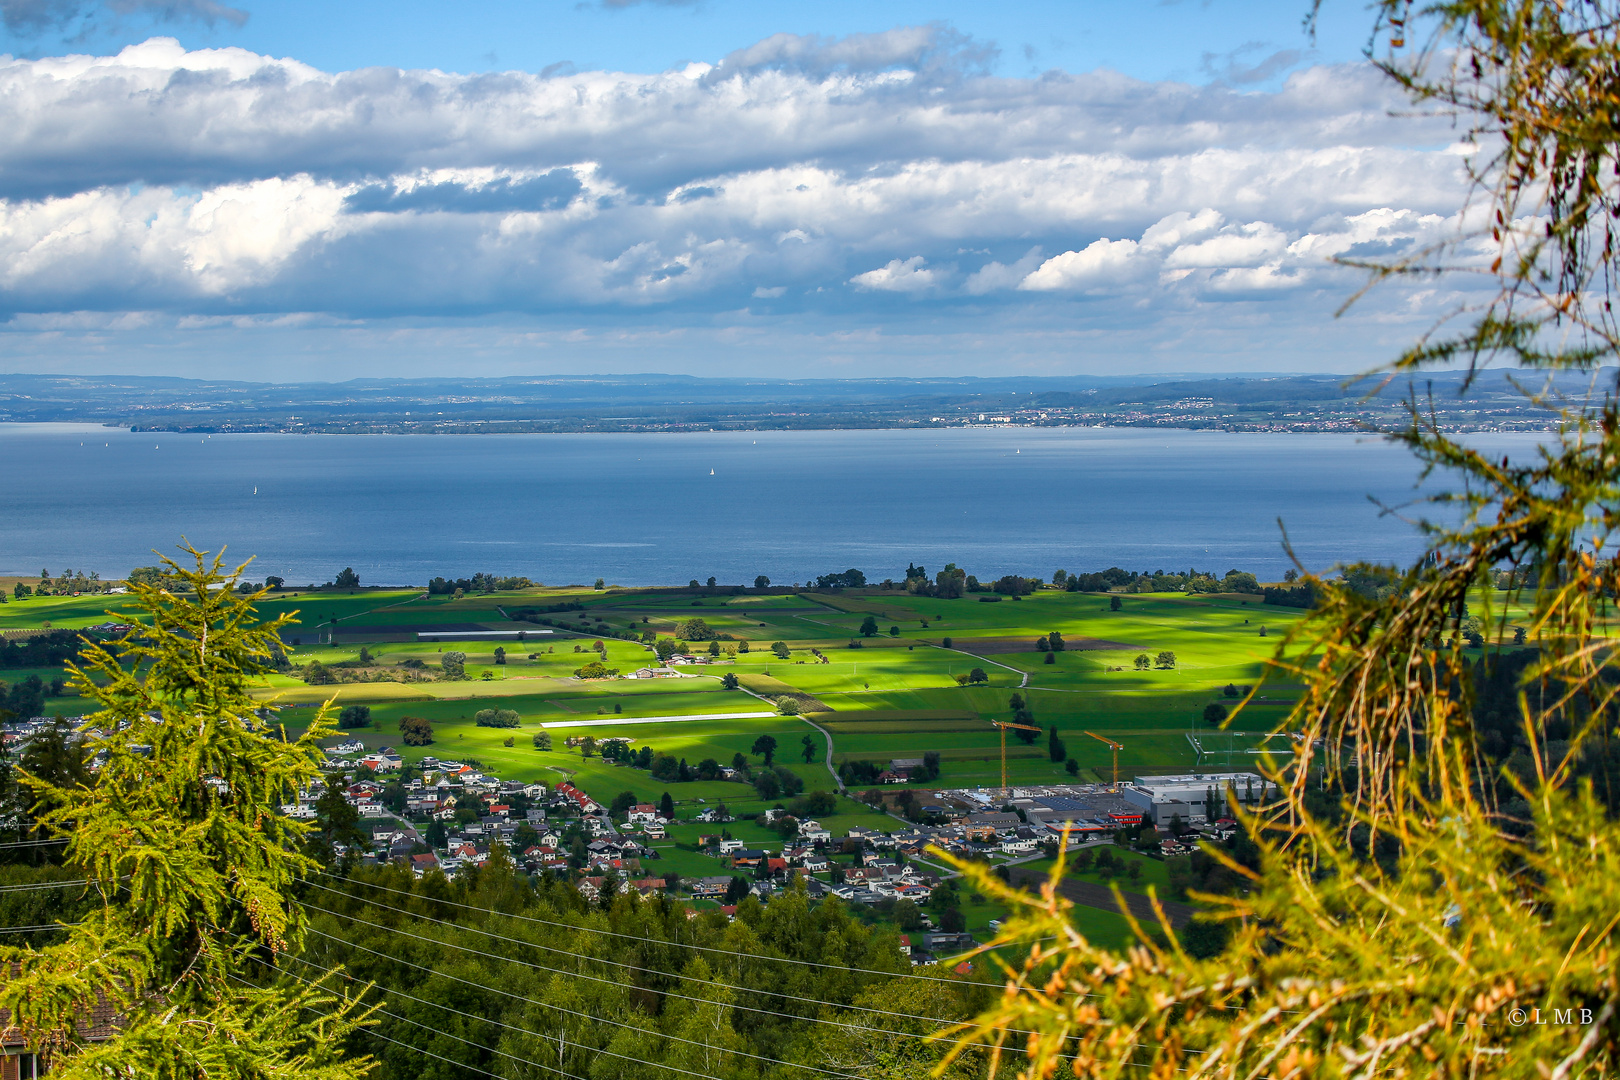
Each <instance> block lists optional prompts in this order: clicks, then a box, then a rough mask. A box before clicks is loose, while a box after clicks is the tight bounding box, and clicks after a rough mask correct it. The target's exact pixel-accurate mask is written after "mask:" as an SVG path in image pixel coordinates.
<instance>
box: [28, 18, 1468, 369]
mask: <svg viewBox="0 0 1620 1080" xmlns="http://www.w3.org/2000/svg"><path fill="white" fill-rule="evenodd" d="M1307 7H1308V5H1307V4H1305V3H1277V2H1271V0H1258V2H1245V3H1240V2H1234V0H1207V2H1205V3H1196V2H1193V3H1164V4H1157V5H1153V4H1134V5H1133V4H1117V3H1093V2H1089V0H1086V2H1081V0H1068V2H1047V0H1027V2H1019V0H1008V2H1004V3H1000V4H983V3H976V4H969V3H965V2H950V0H931V2H930V0H893V2H890V3H887V4H881V5H874V4H870V3H864V4H856V3H852V2H845V0H823V2H818V3H816V4H806V3H798V4H788V3H780V2H771V0H696V2H690V3H685V2H683V3H670V2H662V3H660V2H652V0H640V2H638V0H595V2H591V0H585V2H553V0H527V2H520V0H510V2H507V0H501V2H487V3H478V2H471V0H462V2H460V3H454V4H452V3H448V2H440V0H394V2H391V3H388V4H383V3H374V2H370V0H367V2H347V3H341V4H335V5H334V4H330V3H327V4H316V3H313V2H304V0H279V2H272V0H264V2H260V0H245V3H244V5H243V6H240V7H237V6H228V5H226V4H224V3H221V2H219V0H0V38H3V40H0V49H4V50H6V52H7V53H8V55H7V56H5V57H4V58H0V126H3V130H5V131H6V132H7V133H8V137H7V138H6V140H4V142H3V143H0V371H5V372H65V373H79V374H153V375H159V374H160V375H184V376H213V377H229V378H276V379H314V380H341V379H345V378H354V377H370V376H378V375H397V376H418V375H440V374H447V373H454V374H458V375H521V374H530V373H535V374H540V373H544V374H570V373H572V374H588V373H594V372H615V373H629V372H653V371H656V372H682V373H688V374H695V375H724V376H739V375H742V376H746V375H762V376H772V377H806V376H808V377H834V378H837V377H850V378H854V377H862V376H877V375H882V376H908V375H910V376H931V375H992V374H993V375H1006V374H1020V375H1063V374H1132V373H1151V372H1261V371H1331V372H1349V371H1357V370H1363V369H1366V368H1368V367H1371V366H1373V365H1376V364H1378V363H1380V362H1383V361H1386V360H1388V359H1389V358H1390V357H1391V356H1393V355H1394V354H1395V353H1396V352H1398V351H1399V350H1400V348H1401V347H1403V346H1404V345H1406V344H1408V343H1409V342H1410V341H1411V340H1412V339H1413V338H1414V336H1415V335H1416V334H1417V333H1419V332H1420V331H1421V330H1422V329H1423V328H1424V327H1426V326H1427V325H1428V324H1429V323H1430V322H1431V321H1432V320H1433V318H1434V316H1435V314H1436V313H1437V312H1439V311H1441V310H1445V309H1446V308H1447V307H1448V306H1450V305H1455V304H1456V303H1459V302H1461V301H1462V300H1464V299H1466V296H1465V295H1464V294H1462V293H1459V292H1457V291H1456V289H1458V288H1459V286H1456V285H1453V284H1447V283H1437V282H1433V281H1419V282H1414V283H1412V284H1407V285H1389V286H1381V287H1380V288H1379V289H1377V290H1375V291H1374V292H1373V293H1372V294H1371V295H1369V296H1368V297H1366V298H1364V299H1362V300H1359V301H1358V302H1357V303H1356V304H1355V305H1354V306H1352V307H1351V308H1350V309H1349V310H1348V311H1347V312H1345V313H1342V314H1338V312H1339V309H1340V307H1341V305H1342V304H1343V303H1344V301H1345V300H1346V299H1348V298H1349V297H1350V295H1351V294H1352V293H1353V292H1354V291H1355V290H1356V288H1357V286H1358V285H1359V284H1360V283H1361V280H1362V279H1361V276H1360V274H1359V273H1358V272H1357V271H1354V270H1350V269H1347V268H1345V267H1342V266H1336V265H1334V264H1333V263H1332V262H1331V260H1332V259H1334V258H1335V257H1340V258H1343V257H1349V258H1357V257H1387V256H1392V255H1399V254H1401V253H1404V252H1408V251H1412V250H1416V249H1418V248H1420V247H1422V246H1424V245H1428V244H1432V243H1435V242H1437V241H1441V240H1444V239H1447V238H1450V237H1453V236H1455V235H1457V233H1458V230H1459V229H1460V228H1461V227H1462V225H1463V220H1462V219H1461V218H1460V217H1459V209H1460V208H1461V207H1462V206H1463V204H1464V199H1465V196H1466V193H1467V192H1466V186H1465V173H1464V164H1465V161H1466V156H1465V149H1466V148H1464V147H1461V146H1459V145H1458V134H1457V131H1456V130H1455V129H1454V128H1453V127H1452V125H1451V124H1450V123H1449V122H1448V121H1446V120H1445V119H1443V118H1437V117H1429V116H1421V115H1414V114H1413V112H1412V110H1411V109H1410V108H1409V107H1408V106H1407V104H1406V103H1405V102H1404V101H1403V100H1402V99H1401V98H1400V97H1399V96H1398V95H1397V94H1396V93H1395V92H1394V91H1393V89H1392V88H1391V87H1390V86H1389V85H1388V84H1387V82H1386V81H1385V80H1384V79H1383V78H1382V77H1381V76H1380V75H1379V74H1378V73H1377V72H1376V70H1374V69H1373V68H1372V67H1371V65H1370V64H1368V63H1367V62H1366V60H1365V57H1364V54H1363V51H1364V49H1365V48H1366V46H1367V44H1368V35H1369V31H1370V27H1371V23H1370V16H1369V15H1368V14H1367V13H1366V12H1365V11H1364V10H1363V9H1362V8H1361V7H1360V5H1359V4H1355V5H1352V4H1342V3H1331V2H1330V3H1328V4H1327V5H1325V7H1324V12H1323V15H1322V17H1321V19H1320V21H1319V23H1318V24H1317V27H1316V32H1315V34H1314V35H1308V34H1307V33H1306V31H1305V29H1304V27H1303V24H1302V17H1303V15H1304V13H1305V10H1306V8H1307Z"/></svg>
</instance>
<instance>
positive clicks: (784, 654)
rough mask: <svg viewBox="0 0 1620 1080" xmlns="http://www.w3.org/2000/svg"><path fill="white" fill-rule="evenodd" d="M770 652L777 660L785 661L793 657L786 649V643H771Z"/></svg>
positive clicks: (790, 651)
mask: <svg viewBox="0 0 1620 1080" xmlns="http://www.w3.org/2000/svg"><path fill="white" fill-rule="evenodd" d="M771 652H773V653H775V654H776V658H777V659H778V660H786V659H787V658H788V657H790V656H792V655H793V652H792V650H791V649H789V648H788V647H787V643H786V642H782V641H773V642H771Z"/></svg>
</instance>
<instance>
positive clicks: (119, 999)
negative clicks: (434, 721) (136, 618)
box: [0, 547, 368, 1080]
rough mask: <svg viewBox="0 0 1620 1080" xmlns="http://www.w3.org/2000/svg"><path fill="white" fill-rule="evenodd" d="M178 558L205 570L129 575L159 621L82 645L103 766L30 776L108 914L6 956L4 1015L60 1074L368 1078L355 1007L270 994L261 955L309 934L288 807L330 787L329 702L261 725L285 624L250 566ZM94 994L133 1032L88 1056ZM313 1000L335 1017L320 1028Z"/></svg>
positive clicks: (84, 687)
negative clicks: (311, 789) (259, 685)
mask: <svg viewBox="0 0 1620 1080" xmlns="http://www.w3.org/2000/svg"><path fill="white" fill-rule="evenodd" d="M183 550H185V551H186V553H187V554H188V555H189V556H190V557H191V558H192V560H193V561H194V563H195V565H194V566H186V567H182V566H180V565H179V564H177V563H175V562H173V561H170V560H165V561H164V563H165V571H166V572H165V574H164V575H163V577H162V580H163V582H164V585H163V587H161V588H160V587H158V586H156V585H153V584H149V583H146V582H143V581H138V580H137V581H132V582H131V593H132V596H131V600H132V602H133V604H134V605H135V606H136V607H138V608H140V609H142V611H143V613H144V614H145V615H146V616H147V617H148V618H149V619H150V625H149V626H146V627H143V628H142V629H141V630H140V631H139V632H138V633H137V632H131V633H130V634H128V635H126V636H125V637H123V638H121V639H119V641H118V642H116V643H115V644H113V645H111V646H110V647H109V646H103V645H99V644H92V645H88V646H86V648H85V650H84V652H83V665H82V667H81V666H79V665H74V666H73V667H72V668H71V670H72V672H73V686H74V688H75V689H76V690H77V691H78V692H79V693H80V694H81V695H82V696H84V697H85V698H87V699H89V700H91V701H94V702H95V703H96V705H97V706H98V708H97V710H96V711H95V712H94V713H93V714H92V715H91V716H90V717H89V718H88V723H87V724H86V726H85V727H84V728H83V729H81V738H82V740H83V749H84V750H85V751H86V752H87V753H91V754H97V755H104V760H103V761H102V763H101V766H100V768H99V770H98V771H97V773H96V774H95V776H94V778H93V779H88V780H86V779H80V780H78V781H76V782H66V783H65V782H57V781H52V780H50V779H47V778H44V777H41V776H37V775H31V774H27V773H24V774H23V777H22V779H23V782H24V783H25V784H26V785H27V786H28V787H29V789H30V790H31V791H32V792H33V793H34V795H35V796H36V798H37V800H38V801H39V803H40V804H41V805H42V807H43V810H42V812H41V814H40V821H41V823H42V824H43V825H44V826H45V827H46V828H47V829H49V830H51V831H53V832H57V833H59V834H61V835H64V836H66V837H67V838H68V844H67V847H66V862H67V865H68V866H70V867H72V868H74V869H76V870H77V871H79V872H80V873H82V875H83V876H84V877H86V878H89V879H90V880H92V881H94V882H96V886H95V888H96V891H97V892H98V893H99V894H100V899H101V903H100V904H99V905H98V906H97V907H95V908H94V909H92V910H91V911H89V912H87V913H86V914H85V916H84V918H83V920H82V921H81V922H80V923H79V925H78V926H76V927H73V928H72V929H70V930H69V931H68V932H67V934H66V936H65V938H64V939H63V940H61V941H60V942H59V943H56V944H50V945H47V946H44V947H43V948H41V949H39V950H37V951H34V950H29V949H26V948H18V947H15V946H12V945H10V944H7V945H0V962H5V963H7V964H10V965H12V966H13V971H14V972H15V974H14V975H13V976H12V977H11V978H9V979H8V980H6V981H5V982H4V983H3V984H0V1007H3V1008H5V1009H7V1010H9V1011H10V1017H11V1019H10V1022H11V1023H12V1024H13V1025H15V1026H16V1027H17V1028H18V1029H19V1030H20V1032H21V1034H22V1035H23V1037H24V1038H26V1039H27V1040H28V1041H29V1042H30V1043H32V1044H33V1045H47V1046H51V1047H53V1048H54V1051H55V1054H56V1056H57V1061H56V1063H55V1065H54V1067H53V1069H52V1072H53V1075H59V1076H69V1077H72V1076H83V1077H90V1076H96V1077H102V1076H105V1077H112V1076H154V1077H180V1076H210V1077H244V1078H246V1077H254V1078H259V1077H270V1076H285V1077H294V1076H306V1077H317V1078H329V1080H338V1078H347V1077H359V1076H362V1075H364V1074H365V1072H366V1071H367V1070H368V1064H367V1061H366V1059H365V1058H363V1057H353V1058H345V1057H344V1055H343V1053H342V1050H341V1044H342V1042H343V1040H344V1039H345V1038H346V1037H347V1035H348V1034H349V1033H350V1032H351V1031H353V1030H354V1027H355V1025H356V1023H357V1022H359V1021H360V1019H361V1018H362V1014H361V1013H360V1012H358V1011H357V1010H356V1008H355V1006H354V1003H353V1002H352V1001H346V1000H344V999H342V998H339V997H337V996H335V995H333V994H331V993H328V992H326V991H324V990H322V989H320V988H318V987H306V986H295V985H294V984H291V983H283V984H276V985H269V986H261V985H256V984H257V983H259V982H261V973H262V972H263V971H264V970H265V969H263V968H262V967H261V966H260V965H258V964H250V963H249V962H248V953H249V952H250V951H253V950H262V952H261V954H260V955H262V956H274V955H276V954H277V953H280V952H283V951H285V950H288V949H296V948H298V947H300V945H301V944H302V941H303V936H304V928H305V920H304V915H303V912H302V909H301V908H300V907H299V906H298V905H297V903H296V902H295V901H294V898H293V896H292V889H293V887H294V885H295V883H296V882H297V880H298V878H299V877H300V876H301V875H302V874H303V873H304V872H305V871H307V870H308V869H310V868H311V867H312V865H313V863H312V862H311V861H310V860H309V859H308V858H307V857H306V856H305V855H303V854H302V853H301V851H300V849H301V848H302V846H303V841H304V839H305V837H306V835H307V834H308V833H309V832H310V829H309V827H307V826H305V825H301V824H299V823H298V822H295V821H292V820H290V819H288V818H285V817H282V816H281V815H280V814H279V813H278V812H277V807H278V806H279V804H280V803H281V802H282V801H283V800H284V798H285V796H286V794H287V793H288V792H291V791H294V790H297V789H299V788H301V787H304V786H307V785H308V784H309V783H310V782H311V781H313V780H315V779H316V778H317V777H318V775H319V772H318V767H319V762H320V759H321V756H322V755H321V751H320V746H319V743H320V741H321V740H322V739H324V738H326V737H327V736H329V735H330V734H331V733H332V731H333V728H332V725H331V723H330V720H329V719H328V716H329V713H328V710H326V709H322V710H320V711H319V712H318V713H317V715H316V716H315V718H314V719H313V720H312V722H311V723H310V726H309V728H308V729H307V730H306V731H305V733H304V734H303V735H302V736H300V737H299V738H297V739H288V738H284V737H282V735H281V734H280V732H279V731H276V730H273V729H271V728H270V727H269V726H268V725H267V724H266V723H265V722H264V721H262V720H259V719H257V718H256V717H255V710H256V709H258V708H259V707H260V706H259V703H258V702H256V701H254V700H253V699H252V697H251V696H250V695H249V694H248V685H249V681H250V680H251V679H252V678H254V677H255V676H257V675H259V674H260V673H261V672H263V671H264V670H266V668H267V666H268V663H269V660H270V657H271V655H272V650H273V649H274V648H277V647H279V641H278V638H277V632H278V631H279V630H280V629H281V627H283V626H285V625H286V624H287V623H288V622H290V621H291V620H290V619H289V618H287V617H282V618H280V619H276V620H273V621H271V622H269V623H262V624H261V623H259V621H258V617H257V615H256V613H255V611H254V607H253V601H254V600H255V599H257V598H258V597H259V595H261V594H259V593H255V594H253V595H244V594H242V593H239V592H237V591H236V590H235V588H234V586H235V584H236V582H237V580H238V579H239V578H240V574H241V568H238V569H237V570H236V571H235V572H233V573H229V574H226V573H223V572H222V561H221V559H220V557H219V556H215V557H213V558H212V559H209V558H208V557H207V556H206V554H205V553H203V552H198V551H195V550H193V549H191V548H189V547H187V548H184V549H183ZM211 586H223V587H214V588H211ZM272 970H273V969H272ZM98 996H100V997H102V998H104V999H105V1000H106V1001H107V1002H108V1003H109V1004H110V1005H111V1006H112V1007H113V1009H114V1010H115V1012H117V1013H118V1015H119V1016H120V1017H121V1019H122V1026H121V1027H120V1028H119V1029H118V1030H117V1031H116V1032H115V1033H114V1034H113V1035H112V1037H111V1038H110V1039H108V1040H106V1041H105V1042H100V1043H97V1044H94V1045H91V1044H88V1043H86V1042H85V1041H84V1038H83V1032H82V1031H81V1030H80V1029H79V1027H78V1025H79V1021H80V1020H81V1018H82V1017H83V1016H85V1015H87V1014H88V1013H89V1011H90V1009H91V1007H92V1006H93V1005H94V1004H95V1003H96V1000H97V998H98ZM306 1007H309V1008H313V1009H314V1010H315V1011H316V1012H317V1013H321V1014H325V1015H326V1016H327V1019H326V1020H325V1021H322V1022H315V1023H311V1022H310V1021H309V1019H308V1018H307V1017H306V1016H304V1012H303V1011H304V1009H305V1008H306ZM180 1063H184V1064H183V1065H181V1064H180Z"/></svg>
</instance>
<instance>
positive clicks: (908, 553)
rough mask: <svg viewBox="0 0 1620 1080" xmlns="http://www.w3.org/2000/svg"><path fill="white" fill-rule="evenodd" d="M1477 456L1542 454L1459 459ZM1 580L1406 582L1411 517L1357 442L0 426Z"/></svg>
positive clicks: (1527, 441)
mask: <svg viewBox="0 0 1620 1080" xmlns="http://www.w3.org/2000/svg"><path fill="white" fill-rule="evenodd" d="M1471 438H1472V440H1473V441H1475V442H1477V443H1479V444H1481V445H1484V446H1488V447H1490V448H1493V449H1495V450H1496V451H1497V452H1498V453H1514V452H1518V451H1524V450H1528V449H1529V448H1530V447H1532V446H1534V445H1535V443H1536V441H1537V440H1538V439H1539V438H1542V437H1541V436H1536V435H1495V436H1475V437H1471ZM0 461H3V462H4V467H5V475H6V476H7V477H8V481H9V482H7V483H6V485H5V491H4V500H5V507H6V511H5V514H4V515H3V517H0V574H29V575H32V574H34V573H36V572H38V571H39V570H40V569H41V568H46V569H49V570H50V571H51V572H52V573H53V574H54V573H59V572H61V571H62V570H63V569H64V568H66V569H76V570H84V571H85V572H89V571H92V570H94V571H98V572H100V573H101V575H102V576H103V577H121V576H123V575H124V574H125V573H127V572H128V571H129V569H130V568H132V567H134V566H142V565H150V564H152V563H154V562H155V561H156V559H155V557H154V556H153V555H152V550H153V549H154V548H155V549H159V550H162V551H165V552H172V551H173V545H174V544H175V543H177V542H178V541H179V539H180V537H181V536H182V535H184V536H186V537H188V538H190V540H191V541H192V542H193V543H194V544H196V545H198V546H199V547H204V548H212V547H214V546H217V545H219V544H228V545H229V546H230V553H231V554H232V555H233V556H240V557H243V558H245V557H247V556H249V555H255V556H257V557H258V558H257V561H256V562H255V563H254V566H253V571H252V572H253V574H254V575H256V576H258V577H260V578H262V577H263V576H264V575H266V574H277V575H280V576H282V577H284V578H286V579H287V581H288V583H289V584H299V585H303V584H305V583H309V582H325V581H328V580H330V579H331V578H332V576H333V575H334V574H335V573H336V572H337V571H338V570H340V569H342V568H343V567H345V566H352V567H354V569H355V570H356V571H358V573H359V574H360V579H361V581H362V582H363V583H365V584H411V585H422V584H424V583H425V582H426V581H427V580H428V579H429V578H431V577H434V576H436V575H444V576H446V577H464V576H471V575H472V574H473V573H475V572H478V571H488V572H494V573H500V574H524V575H527V576H529V577H531V578H533V579H535V580H537V581H544V582H546V583H548V584H568V583H574V582H584V583H589V582H591V581H593V580H594V579H596V578H598V577H603V578H606V579H607V580H608V581H609V582H610V583H612V584H623V585H649V584H684V583H685V582H686V581H687V580H688V579H689V578H699V579H707V578H708V577H709V576H710V575H713V576H715V577H717V578H718V579H719V580H720V582H721V583H722V584H743V583H752V581H753V580H754V577H755V575H758V574H765V575H767V576H769V577H770V578H771V580H772V581H775V582H777V583H778V584H783V583H788V582H793V581H799V582H802V581H806V580H808V579H809V578H811V577H814V576H815V575H818V574H824V573H829V572H832V571H835V570H844V569H846V568H849V567H858V568H860V569H861V570H864V571H865V572H866V574H867V576H868V577H869V578H873V579H877V580H881V579H882V578H885V577H891V576H892V577H896V578H899V577H902V576H904V571H905V568H906V565H907V563H910V562H915V563H918V564H920V565H923V566H926V567H927V568H928V570H929V572H930V573H933V572H934V571H936V570H938V569H939V568H940V567H942V566H943V565H944V564H945V563H947V562H954V563H956V564H958V565H959V566H962V567H964V568H966V569H967V571H968V572H969V573H971V574H975V575H977V576H978V577H979V578H981V579H989V578H995V577H998V576H1000V575H1002V574H1006V573H1022V574H1028V575H1038V576H1041V577H1045V578H1050V577H1051V574H1052V572H1053V571H1054V570H1056V569H1058V568H1059V567H1061V568H1063V569H1066V570H1069V571H1071V572H1080V571H1089V570H1100V569H1103V568H1106V567H1108V566H1113V565H1118V566H1123V567H1126V568H1128V569H1132V570H1160V569H1171V568H1177V569H1183V568H1187V567H1197V568H1198V569H1200V570H1213V571H1216V572H1218V573H1225V572H1226V571H1227V570H1229V569H1232V568H1240V569H1246V570H1251V571H1253V572H1254V573H1256V574H1258V575H1259V576H1260V578H1261V579H1262V580H1266V579H1275V578H1278V577H1280V576H1281V574H1282V572H1283V570H1284V569H1285V568H1286V567H1287V566H1288V565H1289V564H1288V561H1287V559H1286V557H1285V556H1284V554H1283V550H1282V546H1281V539H1282V534H1281V532H1280V530H1279V527H1278V519H1281V520H1282V522H1283V523H1284V524H1286V526H1287V528H1288V534H1289V537H1290V539H1291V540H1292V542H1293V544H1294V547H1295V550H1296V551H1297V552H1298V554H1299V556H1300V558H1301V559H1302V560H1303V561H1304V563H1305V564H1306V565H1307V566H1309V567H1310V568H1311V569H1314V570H1321V569H1326V568H1327V567H1330V566H1331V565H1333V564H1334V563H1336V562H1341V561H1342V562H1348V561H1354V560H1361V559H1367V560H1378V561H1396V562H1407V561H1410V560H1412V559H1413V558H1414V557H1415V556H1416V555H1417V554H1418V553H1419V551H1420V550H1421V541H1420V539H1419V537H1418V534H1417V532H1416V530H1415V529H1414V528H1413V527H1412V526H1411V525H1409V524H1407V523H1405V522H1403V521H1401V520H1399V519H1398V518H1396V517H1392V516H1391V517H1380V516H1379V512H1378V510H1377V508H1376V507H1374V506H1373V505H1372V504H1371V503H1369V502H1368V496H1369V495H1373V496H1377V497H1378V498H1380V499H1383V500H1385V501H1387V502H1390V503H1404V502H1408V501H1410V500H1411V499H1412V498H1413V497H1414V489H1413V484H1414V482H1415V480H1416V478H1417V469H1416V468H1415V465H1414V462H1413V460H1412V458H1411V457H1410V456H1409V455H1408V454H1407V452H1406V451H1405V450H1404V449H1402V448H1400V447H1396V446H1391V445H1389V444H1387V443H1385V442H1383V441H1381V440H1379V439H1376V438H1371V437H1366V436H1353V435H1335V434H1260V433H1242V434H1232V433H1222V432H1202V431H1174V430H1163V429H1158V430H1150V429H1131V428H1041V429H1029V428H1015V429H985V428H973V429H955V430H947V431H799V432H713V433H702V434H670V435H662V434H659V435H653V434H603V435H421V436H415V435H213V436H204V435H181V434H175V433H153V432H142V433H139V434H136V433H132V432H129V431H127V430H123V429H116V428H102V427H95V426H91V425H70V424H45V425H26V424H0Z"/></svg>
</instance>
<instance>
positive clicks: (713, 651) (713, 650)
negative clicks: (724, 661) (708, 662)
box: [709, 641, 720, 656]
mask: <svg viewBox="0 0 1620 1080" xmlns="http://www.w3.org/2000/svg"><path fill="white" fill-rule="evenodd" d="M709 655H710V656H719V655H720V643H719V642H718V641H711V642H709Z"/></svg>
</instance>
